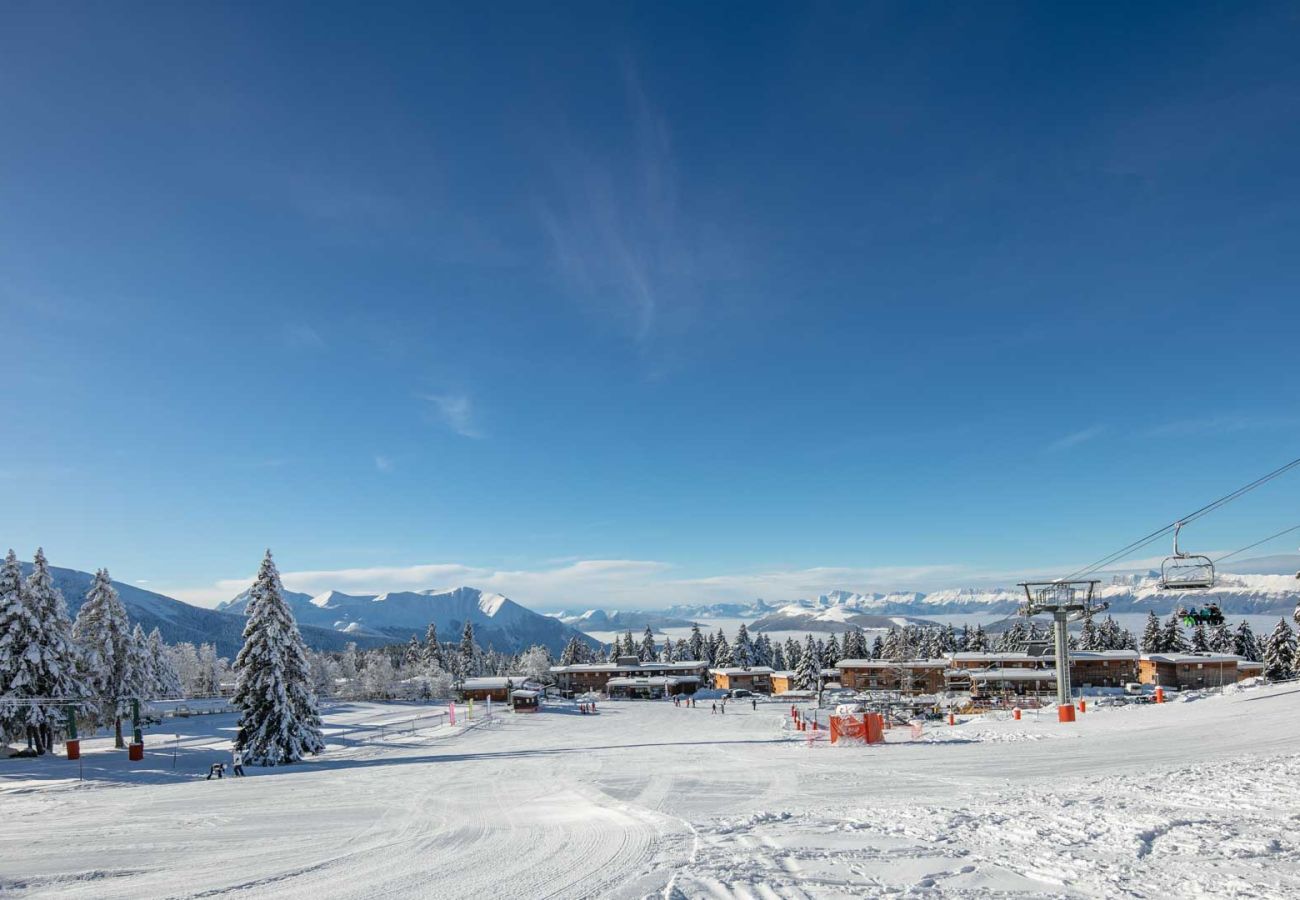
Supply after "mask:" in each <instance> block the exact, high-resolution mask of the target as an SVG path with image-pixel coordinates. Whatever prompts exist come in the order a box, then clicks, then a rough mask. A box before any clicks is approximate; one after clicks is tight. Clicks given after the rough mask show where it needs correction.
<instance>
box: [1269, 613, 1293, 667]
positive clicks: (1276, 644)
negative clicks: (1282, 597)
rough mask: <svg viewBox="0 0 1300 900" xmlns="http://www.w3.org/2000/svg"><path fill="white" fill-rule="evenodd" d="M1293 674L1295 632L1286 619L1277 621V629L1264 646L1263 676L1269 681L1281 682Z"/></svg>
mask: <svg viewBox="0 0 1300 900" xmlns="http://www.w3.org/2000/svg"><path fill="white" fill-rule="evenodd" d="M1295 673H1296V656H1295V632H1293V631H1292V630H1291V626H1290V625H1288V624H1287V623H1286V619H1278V620H1277V627H1276V628H1274V629H1273V633H1272V634H1270V635H1269V636H1268V641H1267V642H1265V644H1264V675H1265V676H1267V677H1268V679H1269V680H1270V681H1282V680H1284V679H1287V678H1291V677H1292V676H1293V675H1295Z"/></svg>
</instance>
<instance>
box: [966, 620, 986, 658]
mask: <svg viewBox="0 0 1300 900" xmlns="http://www.w3.org/2000/svg"><path fill="white" fill-rule="evenodd" d="M967 649H968V650H970V652H972V653H987V652H988V649H989V636H988V633H987V632H985V631H984V626H983V625H976V626H975V631H974V633H972V634H971V636H970V641H969V642H967Z"/></svg>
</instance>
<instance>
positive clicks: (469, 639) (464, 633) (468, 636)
mask: <svg viewBox="0 0 1300 900" xmlns="http://www.w3.org/2000/svg"><path fill="white" fill-rule="evenodd" d="M456 655H457V656H459V657H460V671H461V673H462V676H463V677H465V678H471V677H473V676H475V675H477V674H478V661H479V660H478V655H479V653H478V646H477V645H476V644H475V643H474V623H473V622H469V621H467V622H466V623H465V627H464V628H463V629H462V630H461V633H460V647H459V648H458V651H457V654H456Z"/></svg>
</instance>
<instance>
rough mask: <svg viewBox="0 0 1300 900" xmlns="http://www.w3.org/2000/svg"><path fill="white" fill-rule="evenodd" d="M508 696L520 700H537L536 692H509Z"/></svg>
mask: <svg viewBox="0 0 1300 900" xmlns="http://www.w3.org/2000/svg"><path fill="white" fill-rule="evenodd" d="M510 696H511V697H518V698H520V699H521V700H536V699H537V691H523V690H520V691H511V692H510Z"/></svg>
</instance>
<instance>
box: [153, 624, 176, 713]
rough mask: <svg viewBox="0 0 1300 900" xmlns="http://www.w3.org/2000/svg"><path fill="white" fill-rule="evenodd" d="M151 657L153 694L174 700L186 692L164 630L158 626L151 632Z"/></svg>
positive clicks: (160, 697)
mask: <svg viewBox="0 0 1300 900" xmlns="http://www.w3.org/2000/svg"><path fill="white" fill-rule="evenodd" d="M149 658H150V660H151V661H152V667H153V675H154V685H153V696H154V697H157V698H159V699H164V700H174V699H177V698H179V697H180V696H181V695H182V694H184V690H183V689H182V688H181V679H180V676H179V675H177V674H176V667H175V666H173V665H172V661H171V656H170V655H169V654H168V653H167V646H166V645H165V644H164V643H163V639H162V632H160V631H159V630H158V629H157V628H155V629H154V630H153V631H151V632H149Z"/></svg>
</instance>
